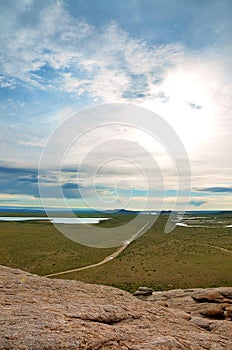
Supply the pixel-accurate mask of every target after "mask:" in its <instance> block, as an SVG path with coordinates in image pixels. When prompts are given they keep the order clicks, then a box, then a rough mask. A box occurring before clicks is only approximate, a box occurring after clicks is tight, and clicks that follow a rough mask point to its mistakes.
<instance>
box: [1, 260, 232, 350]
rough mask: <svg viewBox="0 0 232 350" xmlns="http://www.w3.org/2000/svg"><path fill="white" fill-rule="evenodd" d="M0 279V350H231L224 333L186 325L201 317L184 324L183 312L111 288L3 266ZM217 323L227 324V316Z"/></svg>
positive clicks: (185, 315)
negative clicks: (46, 276)
mask: <svg viewBox="0 0 232 350" xmlns="http://www.w3.org/2000/svg"><path fill="white" fill-rule="evenodd" d="M0 276H1V280H0V302H1V313H0V349H4V350H11V349H19V350H20V349H23V350H32V349H33V350H42V349H43V350H45V349H46V350H53V349H73V350H74V349H88V350H98V349H99V350H100V349H101V350H103V349H111V350H114V349H115V350H116V349H122V350H128V349H131V350H138V349H144V350H149V349H156V350H166V349H167V350H177V349H180V350H184V349H186V350H187V349H188V350H198V349H211V350H222V349H226V350H227V349H228V350H230V349H232V337H231V333H229V330H228V329H229V328H228V329H227V330H224V331H223V332H220V331H216V330H215V331H212V330H207V329H204V328H202V327H199V326H198V325H196V323H194V322H191V319H192V317H199V318H200V319H203V316H202V317H201V316H190V318H189V313H188V312H187V311H185V308H182V307H181V308H179V309H175V308H173V307H170V306H169V307H167V306H165V305H160V304H158V303H160V302H163V299H162V298H160V300H158V301H157V300H156V301H155V300H154V299H153V300H151V301H141V300H139V299H138V298H136V297H134V296H132V295H130V294H129V293H126V292H123V291H121V290H118V289H116V288H111V287H106V286H102V285H90V284H85V283H82V282H78V281H68V280H58V279H48V278H42V277H38V276H35V275H31V274H29V273H26V272H23V271H21V270H15V269H10V268H7V267H3V266H0ZM153 295H154V294H152V295H149V296H148V297H147V298H152V297H153ZM190 298H191V297H190ZM225 298H226V299H229V300H231V298H230V296H229V295H227V296H225ZM161 299H162V300H161ZM191 300H194V299H193V298H191ZM166 302H167V303H169V301H166ZM194 302H195V303H197V302H196V301H194ZM205 319H206V318H205ZM207 320H208V318H207ZM216 321H217V322H224V323H225V322H227V323H228V327H229V325H230V327H231V324H232V322H231V321H230V320H229V316H228V318H227V319H226V320H224V321H223V320H216ZM224 327H225V328H227V324H226V325H225V326H224ZM230 330H231V328H230Z"/></svg>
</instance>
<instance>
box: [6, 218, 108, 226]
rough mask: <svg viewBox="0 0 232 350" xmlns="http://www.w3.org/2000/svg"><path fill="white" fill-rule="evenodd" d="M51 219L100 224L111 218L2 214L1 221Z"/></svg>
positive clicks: (57, 222) (72, 222)
mask: <svg viewBox="0 0 232 350" xmlns="http://www.w3.org/2000/svg"><path fill="white" fill-rule="evenodd" d="M31 220H35V221H41V220H45V221H50V222H52V223H54V224H99V222H100V221H104V220H109V218H47V217H38V216H37V217H22V216H1V217H0V221H31Z"/></svg>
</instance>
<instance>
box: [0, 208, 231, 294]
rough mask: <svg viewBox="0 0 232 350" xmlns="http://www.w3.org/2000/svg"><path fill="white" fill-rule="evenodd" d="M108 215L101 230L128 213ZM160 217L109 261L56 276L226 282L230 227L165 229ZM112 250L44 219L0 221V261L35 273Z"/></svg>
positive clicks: (136, 282)
mask: <svg viewBox="0 0 232 350" xmlns="http://www.w3.org/2000/svg"><path fill="white" fill-rule="evenodd" d="M5 216H6V215H5ZM32 216H34V215H32ZM108 216H109V217H113V219H112V220H110V221H105V222H101V223H100V225H101V226H102V227H105V228H106V229H107V227H112V226H115V225H123V224H124V223H125V222H127V221H128V220H130V219H131V218H133V216H131V217H130V215H117V214H114V215H111V214H110V215H108ZM166 220H167V215H161V216H160V218H159V220H158V222H157V223H156V224H155V225H154V226H153V227H152V228H151V229H150V230H149V231H148V232H147V233H146V234H144V235H143V236H142V237H140V238H139V239H137V240H136V241H134V242H132V243H131V244H130V245H129V246H128V247H127V248H126V250H125V251H124V252H123V253H121V255H119V256H118V257H117V258H115V259H114V260H112V261H110V262H108V263H106V264H104V265H102V266H99V267H96V268H91V269H89V270H84V271H79V272H75V273H74V272H73V273H69V274H65V275H61V276H59V278H66V279H78V280H82V281H86V282H91V283H101V284H107V285H112V286H116V287H119V288H122V289H125V290H128V291H130V292H133V291H135V290H136V288H137V287H139V286H142V285H145V286H149V287H152V288H154V289H155V290H167V289H173V288H193V287H215V286H232V228H226V227H223V225H221V227H220V226H219V227H217V228H215V227H177V228H176V229H175V230H174V232H173V233H171V234H165V233H163V232H164V225H165V222H166ZM218 220H220V221H224V222H226V223H229V222H232V214H224V215H221V216H220V217H219V216H218ZM221 248H222V249H221ZM116 249H117V248H107V249H97V248H90V247H86V246H81V245H79V244H78V243H75V242H73V241H71V240H68V239H67V238H65V237H64V236H63V235H62V234H61V233H59V232H58V231H57V230H56V228H55V227H54V226H53V225H51V224H50V223H45V222H18V223H17V222H0V264H2V265H6V266H11V267H18V268H21V269H24V270H27V271H29V272H32V273H37V274H39V275H46V274H50V273H55V272H59V271H64V270H68V269H72V268H78V267H81V266H86V265H90V264H93V263H96V262H99V261H101V260H103V259H104V258H105V257H106V256H108V255H110V254H112V252H114V251H115V250H116ZM223 249H224V250H223Z"/></svg>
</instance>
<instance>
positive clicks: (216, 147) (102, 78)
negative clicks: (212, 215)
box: [0, 0, 232, 210]
mask: <svg viewBox="0 0 232 350" xmlns="http://www.w3.org/2000/svg"><path fill="white" fill-rule="evenodd" d="M231 13H232V2H231V1H230V0H220V1H218V0H204V1H202V0H201V1H200V0H187V1H184V0H172V1H168V0H162V1H161V0H127V1H122V0H108V1H107V0H102V1H94V0H75V1H74V0H66V1H65V0H63V1H62V0H54V1H52V0H50V1H41V0H40V1H36V0H18V1H14V0H7V1H5V0H1V1H0V27H1V36H0V86H1V90H0V142H1V154H0V206H1V207H6V206H12V207H18V206H25V207H38V206H41V205H42V203H41V198H40V191H39V186H38V182H40V185H41V186H42V187H43V189H45V190H44V191H43V196H45V197H46V204H47V205H50V206H57V205H60V203H59V196H57V193H56V189H57V186H60V187H61V189H62V191H63V195H64V197H65V199H66V201H67V203H68V205H70V206H71V207H75V208H83V207H85V206H87V207H95V206H98V207H100V206H102V208H105V209H107V208H111V209H112V208H119V207H125V208H128V209H141V207H143V203H144V201H145V200H147V202H148V206H147V207H146V208H150V209H154V210H157V209H160V208H161V207H162V208H163V209H172V208H173V206H175V201H176V197H177V194H178V179H177V177H178V176H177V175H178V174H177V173H178V171H177V170H178V169H177V170H176V165H175V164H173V159H172V157H170V153H168V152H167V147H166V145H165V144H164V145H162V144H161V143H160V142H159V140H158V139H157V138H154V137H152V136H149V132H148V131H150V132H151V130H148V129H149V127H148V128H147V130H142V129H141V128H138V127H136V126H133V125H132V124H133V123H132V124H131V125H130V127H129V126H128V127H125V126H116V125H115V124H113V122H114V117H115V118H116V120H117V118H119V115H120V116H122V115H123V116H124V117H123V118H124V119H125V123H127V117H128V116H127V114H126V111H127V109H126V108H124V107H125V105H131V106H137V107H138V108H143V109H144V113H145V114H144V115H145V117H144V118H145V119H146V111H151V112H153V113H156V114H158V115H159V116H160V117H161V118H162V119H163V120H165V121H166V122H167V123H168V125H170V127H171V128H172V129H173V130H174V131H175V133H176V135H177V136H178V139H179V140H181V142H182V143H183V146H184V147H185V150H186V152H187V155H188V159H189V163H190V165H191V197H190V199H189V206H188V209H189V210H215V209H216V210H218V209H219V210H231V209H232V201H231V194H232V183H231V172H232V158H231V149H232V138H231V129H232V128H231V126H232V114H231V110H232V109H231V107H232V98H231V97H232V40H231V32H232V18H231ZM102 104H103V105H105V104H107V105H106V109H103V112H101V113H100V115H99V114H98V115H96V113H94V112H93V110H95V109H94V108H95V107H96V106H101V105H102ZM117 104H120V108H119V109H117ZM86 109H88V110H87V112H82V111H83V110H84V111H86ZM78 113H79V114H78ZM117 113H118V114H117ZM138 113H139V112H138ZM74 115H77V117H76V119H75V120H76V124H75V127H74V129H75V132H76V134H78V133H80V130H82V134H81V137H79V136H80V135H79V134H78V135H79V136H78V135H76V136H75V135H74V130H73V128H72V123H70V117H72V116H74ZM141 115H143V113H142V114H141ZM154 115H155V114H154ZM137 117H138V116H137V115H136V112H135V120H136V118H137ZM154 118H155V117H154ZM145 119H143V117H140V120H141V125H143V123H145V122H146V121H145ZM78 123H79V124H78ZM98 123H101V126H100V127H98V126H97V125H98ZM106 123H108V125H103V124H106ZM110 123H111V124H110ZM78 125H79V130H78ZM89 125H94V128H93V130H89V129H88V127H89ZM152 128H153V127H152V126H151V129H152ZM57 130H58V131H59V130H62V133H61V134H62V137H60V138H59V137H58V136H57V137H58V139H56V143H55V144H54V145H53V147H50V148H49V147H48V145H49V140H50V139H51V138H52V137H53V136H52V135H54V133H55V134H56V131H57ZM83 130H84V131H83ZM70 135H72V138H73V140H75V142H74V143H72V142H71V141H73V140H72V139H71V138H70V137H71V136H70ZM77 136H78V137H79V138H78V140H77ZM167 137H168V136H167ZM67 140H69V141H70V144H68V143H67ZM119 141H120V142H119ZM64 145H66V146H65V147H66V149H65V153H64ZM70 145H71V146H70ZM138 147H139V148H138ZM174 148H175V147H174ZM43 152H45V155H49V157H47V162H46V163H45V162H42V165H41V162H40V160H41V155H42V157H43V154H44V153H43ZM46 152H47V153H46ZM62 152H63V153H62ZM61 153H62V155H63V158H62V164H58V162H57V161H56V160H57V159H60V158H59V157H60V155H61ZM64 154H65V156H64ZM146 154H147V155H146ZM151 156H152V157H153V159H154V164H155V165H154V164H152V162H153V160H151V158H150V157H151ZM170 158H171V159H170ZM183 164H184V163H183ZM61 165H62V166H61ZM60 167H62V171H60ZM38 170H40V172H39V173H38ZM144 174H145V175H144ZM93 175H96V176H95V177H94V176H93ZM180 182H182V186H181V191H179V195H181V199H180V202H181V201H182V202H183V203H185V202H186V201H188V195H189V188H187V187H185V184H186V183H185V180H184V179H183V178H181V179H180ZM163 183H165V187H164V184H163ZM148 184H149V185H148ZM186 186H187V185H186ZM147 190H149V196H148V198H147V197H146V196H147ZM45 193H46V195H45ZM96 193H97V202H96ZM163 196H165V200H164V202H163ZM99 198H100V199H101V201H102V204H101V205H100V202H99ZM146 198H147V199H146ZM180 205H181V203H180Z"/></svg>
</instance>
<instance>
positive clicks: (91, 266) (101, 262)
mask: <svg viewBox="0 0 232 350" xmlns="http://www.w3.org/2000/svg"><path fill="white" fill-rule="evenodd" d="M149 225H150V222H148V223H146V225H144V226H143V227H142V228H141V229H140V230H139V231H138V232H136V233H135V234H134V235H133V236H132V237H131V238H130V239H128V240H127V241H125V243H124V244H123V245H122V246H120V247H119V248H118V249H117V250H116V251H115V252H114V253H113V254H111V255H109V256H107V257H106V258H105V259H103V260H102V261H100V262H99V263H96V264H92V265H88V266H83V267H78V268H76V269H71V270H65V271H61V272H56V273H51V274H49V275H45V276H44V277H56V276H60V275H64V274H67V273H70V272H78V271H82V270H87V269H91V268H93V267H97V266H100V265H104V264H106V263H107V262H109V261H111V260H113V259H115V258H116V257H117V256H118V255H119V254H121V253H122V252H123V251H124V250H125V249H126V247H127V246H128V245H129V244H130V243H131V242H132V241H134V240H135V239H136V238H137V237H138V236H139V235H140V234H141V232H142V231H143V230H145V229H146V228H147V227H148V226H149Z"/></svg>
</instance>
